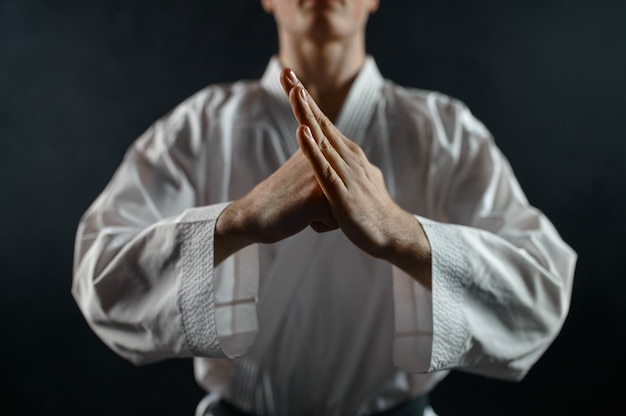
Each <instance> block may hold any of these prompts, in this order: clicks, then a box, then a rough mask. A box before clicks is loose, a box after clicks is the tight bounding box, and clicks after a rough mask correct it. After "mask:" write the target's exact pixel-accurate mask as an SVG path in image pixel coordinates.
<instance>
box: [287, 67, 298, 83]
mask: <svg viewBox="0 0 626 416" xmlns="http://www.w3.org/2000/svg"><path fill="white" fill-rule="evenodd" d="M287 78H289V80H290V81H291V82H292V84H293V85H298V83H299V82H300V80H299V79H298V77H297V76H296V73H295V72H293V71H292V70H291V69H290V70H289V72H287Z"/></svg>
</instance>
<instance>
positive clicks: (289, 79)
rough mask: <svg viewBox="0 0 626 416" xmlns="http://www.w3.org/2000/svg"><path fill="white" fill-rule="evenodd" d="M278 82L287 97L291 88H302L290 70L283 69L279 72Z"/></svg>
mask: <svg viewBox="0 0 626 416" xmlns="http://www.w3.org/2000/svg"><path fill="white" fill-rule="evenodd" d="M279 80H280V84H281V85H282V86H283V90H284V91H285V94H286V95H287V96H289V92H290V91H291V89H292V88H293V87H297V86H302V83H301V82H300V80H299V79H298V77H297V76H296V74H295V73H294V72H293V71H292V70H291V69H290V68H285V69H283V70H282V71H281V72H280V77H279Z"/></svg>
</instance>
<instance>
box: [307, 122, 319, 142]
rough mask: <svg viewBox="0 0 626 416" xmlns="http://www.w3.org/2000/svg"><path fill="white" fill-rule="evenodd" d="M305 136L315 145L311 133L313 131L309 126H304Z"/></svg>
mask: <svg viewBox="0 0 626 416" xmlns="http://www.w3.org/2000/svg"><path fill="white" fill-rule="evenodd" d="M304 135H305V136H306V138H307V139H309V140H311V141H312V142H313V143H315V139H313V134H312V133H311V129H310V128H309V126H304ZM316 144H317V143H316Z"/></svg>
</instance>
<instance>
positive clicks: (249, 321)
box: [72, 115, 258, 364]
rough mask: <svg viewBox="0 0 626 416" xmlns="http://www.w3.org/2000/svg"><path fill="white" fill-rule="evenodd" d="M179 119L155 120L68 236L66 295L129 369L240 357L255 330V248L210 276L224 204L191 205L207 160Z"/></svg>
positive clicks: (222, 266) (217, 269) (250, 248)
mask: <svg viewBox="0 0 626 416" xmlns="http://www.w3.org/2000/svg"><path fill="white" fill-rule="evenodd" d="M181 117H182V119H183V121H182V122H180V120H181ZM184 119H185V116H184V115H182V116H180V117H179V118H178V121H177V123H173V122H171V120H169V121H160V122H157V123H156V124H155V125H154V126H152V127H151V128H150V129H149V130H148V131H147V132H146V133H145V134H144V135H143V136H142V137H141V138H140V139H139V140H138V141H137V142H136V143H135V145H134V146H133V147H132V148H131V149H130V150H129V152H128V153H127V155H126V157H125V159H124V161H123V163H122V165H121V166H120V167H119V168H118V170H117V172H116V173H115V175H114V176H113V178H112V180H111V181H110V183H109V184H108V186H107V187H106V189H105V190H104V192H103V193H102V194H101V195H100V196H99V197H98V198H97V199H96V201H95V202H94V203H93V204H92V205H91V207H90V208H89V209H88V210H87V212H86V213H85V214H84V215H83V217H82V218H81V220H80V223H79V226H78V230H77V235H76V244H75V255H74V276H73V285H72V293H73V296H74V298H75V300H76V302H77V304H78V305H79V307H80V310H81V311H82V313H83V315H84V317H85V318H86V320H87V322H88V324H89V325H90V326H91V328H92V329H93V330H94V331H95V333H96V334H97V335H98V336H99V337H100V338H101V339H102V341H103V342H104V343H105V344H107V345H108V346H109V347H110V348H111V349H113V350H114V351H115V352H117V353H118V354H119V355H121V356H123V357H125V358H127V359H129V360H130V361H132V362H134V363H136V364H141V363H149V362H154V361H158V360H162V359H165V358H171V357H189V356H208V357H223V356H229V357H233V356H237V355H241V354H242V353H243V352H244V351H245V350H246V348H248V347H249V346H250V345H251V343H252V341H253V339H254V335H255V333H256V329H257V323H256V311H255V308H254V305H255V302H256V297H257V290H258V285H257V284H258V265H257V262H258V259H257V255H256V247H254V246H251V247H248V248H247V249H245V250H243V251H241V252H239V253H236V254H235V255H233V256H231V257H230V258H229V259H227V260H225V261H224V262H223V263H222V264H221V265H220V266H219V267H217V268H215V270H214V267H213V248H214V246H213V244H214V240H213V235H214V227H215V222H216V219H217V218H218V216H219V214H220V213H221V212H222V210H223V209H224V208H225V207H226V206H227V203H218V204H213V205H208V206H198V204H199V201H200V200H201V196H200V195H199V194H200V192H202V191H203V189H202V187H201V186H200V185H202V184H204V181H205V180H206V179H205V178H203V177H202V175H204V174H205V172H207V171H208V169H206V167H204V166H202V163H206V159H207V158H206V157H202V156H201V154H202V152H203V150H202V145H201V144H200V142H199V140H198V137H197V134H196V135H192V134H191V133H190V131H189V130H190V129H189V128H188V126H187V125H186V123H187V122H186V121H185V120H184ZM174 136H177V137H174ZM176 140H178V142H177V143H176V145H174V142H175V141H176ZM216 292H217V293H216ZM251 305H252V306H251Z"/></svg>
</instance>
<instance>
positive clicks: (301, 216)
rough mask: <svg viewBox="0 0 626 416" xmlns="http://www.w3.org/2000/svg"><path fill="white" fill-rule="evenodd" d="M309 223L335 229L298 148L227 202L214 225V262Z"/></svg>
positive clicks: (289, 232) (323, 230) (296, 230)
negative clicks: (259, 180) (229, 202)
mask: <svg viewBox="0 0 626 416" xmlns="http://www.w3.org/2000/svg"><path fill="white" fill-rule="evenodd" d="M308 226H311V227H312V228H313V229H314V230H315V231H318V232H325V231H330V230H334V229H336V228H337V222H336V221H335V218H334V217H333V216H332V214H331V213H330V209H329V207H328V203H327V202H326V198H325V197H324V194H323V192H322V190H321V189H320V187H319V185H318V182H317V180H316V179H315V176H314V174H313V171H312V169H311V166H310V163H309V161H308V160H307V159H306V157H305V156H304V155H303V154H302V151H301V150H298V151H296V152H295V153H294V154H293V156H291V157H290V158H289V160H287V162H285V164H284V165H282V166H281V167H280V168H278V170H277V171H276V172H274V173H273V174H272V175H271V176H270V177H269V178H267V179H266V180H264V181H263V182H261V183H259V184H258V185H257V186H256V187H254V189H252V191H250V192H249V193H248V194H246V195H244V196H243V197H242V198H240V199H238V200H236V201H234V202H233V203H232V204H230V205H229V206H228V207H227V208H226V209H224V211H223V212H222V213H221V215H220V216H219V217H218V219H217V224H216V225H215V254H214V260H213V261H214V265H216V266H217V265H218V264H219V263H220V262H221V261H222V260H224V259H225V258H227V257H228V256H230V255H231V254H233V253H235V252H236V251H238V250H240V249H242V248H243V247H245V246H247V245H249V244H252V243H274V242H277V241H280V240H283V239H285V238H287V237H290V236H292V235H294V234H296V233H298V232H299V231H301V230H303V229H304V228H306V227H308Z"/></svg>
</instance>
